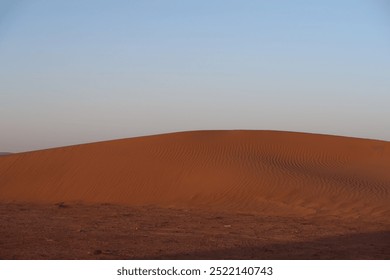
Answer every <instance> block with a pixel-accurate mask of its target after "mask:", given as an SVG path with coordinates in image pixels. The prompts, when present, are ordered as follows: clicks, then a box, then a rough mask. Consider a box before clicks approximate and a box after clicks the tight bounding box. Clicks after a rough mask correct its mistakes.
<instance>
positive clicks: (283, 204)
mask: <svg viewBox="0 0 390 280" xmlns="http://www.w3.org/2000/svg"><path fill="white" fill-rule="evenodd" d="M389 170H390V143H389V142H386V141H379V140H368V139H359V138H349V137H340V136H329V135H317V134H308V133H295V132H280V131H247V130H232V131H192V132H177V133H169V134H161V135H154V136H144V137H136V138H129V139H121V140H113V141H106V142H98V143H91V144H83V145H76V146H69V147H62V148H55V149H48V150H41V151H34V152H26V153H18V154H13V155H9V156H7V157H1V158H0V201H2V202H34V203H53V202H54V203H55V202H59V201H65V202H67V201H72V202H81V203H114V204H126V205H132V206H137V205H157V206H163V207H177V208H188V207H189V208H204V209H218V210H224V211H239V212H258V213H263V214H267V215H321V214H324V215H329V214H330V215H337V216H345V217H360V218H369V219H372V218H377V219H385V220H387V219H388V218H387V217H388V216H389V214H390V172H389Z"/></svg>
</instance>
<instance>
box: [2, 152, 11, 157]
mask: <svg viewBox="0 0 390 280" xmlns="http://www.w3.org/2000/svg"><path fill="white" fill-rule="evenodd" d="M10 154H11V153H2V152H0V157H1V156H7V155H10Z"/></svg>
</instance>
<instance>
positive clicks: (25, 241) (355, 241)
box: [0, 204, 390, 259]
mask: <svg viewBox="0 0 390 280" xmlns="http://www.w3.org/2000/svg"><path fill="white" fill-rule="evenodd" d="M0 224H1V225H2V227H0V259H389V258H390V225H389V224H384V223H380V222H370V221H362V220H359V219H342V218H338V217H330V216H329V217H306V218H302V217H301V218H299V217H295V218H291V217H276V216H275V217H270V216H261V215H258V214H256V215H255V214H243V213H227V212H210V211H202V210H188V209H187V210H183V209H168V208H156V207H153V206H148V207H128V206H118V205H109V204H95V205H80V204H69V205H67V204H64V205H34V204H1V205H0Z"/></svg>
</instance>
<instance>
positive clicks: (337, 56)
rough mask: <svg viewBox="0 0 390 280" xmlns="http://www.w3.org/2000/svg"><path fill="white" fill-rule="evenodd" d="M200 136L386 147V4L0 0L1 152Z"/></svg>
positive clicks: (379, 0)
mask: <svg viewBox="0 0 390 280" xmlns="http://www.w3.org/2000/svg"><path fill="white" fill-rule="evenodd" d="M199 129H270V130H288V131H302V132H313V133H324V134H337V135H346V136H355V137H362V138H375V139H382V140H387V141H390V4H389V2H388V1H385V0H371V1H368V0H366V1H363V0H354V1H352V0H344V1H343V0H342V1H336V0H330V1H309V0H306V1H302V0H301V1H265V0H264V1H253V0H251V1H249V0H248V1H242V0H241V1H239V0H236V1H229V0H223V1H222V0H216V1H203V0H202V1H201V0H197V1H192V0H191V1H190V0H189V1H180V0H176V1H172V0H165V1H163V0H153V1H152V0H142V1H141V0H130V1H117V0H114V1H108V0H106V1H96V0H84V1H80V0H77V1H76V0H67V1H65V0H63V1H59V0H54V1H53V0H46V1H44V0H30V1H11V0H9V1H4V0H0V135H1V136H0V152H20V151H28V150H36V149H44V148H50V147H56V146H64V145H71V144H78V143H87V142H95V141H101V140H109V139H116V138H126V137H133V136H140V135H148V134H156V133H164V132H173V131H182V130H199Z"/></svg>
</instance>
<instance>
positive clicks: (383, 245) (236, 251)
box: [134, 231, 390, 260]
mask: <svg viewBox="0 0 390 280" xmlns="http://www.w3.org/2000/svg"><path fill="white" fill-rule="evenodd" d="M222 242H223V241H222V240H221V243H222ZM134 259H137V258H134ZM139 259H168V260H169V259H269V260H278V259H291V260H305V259H309V260H310V259H313V260H320V259H330V260H332V259H336V260H338V259H340V260H358V259H376V260H382V259H390V231H380V232H371V233H358V234H350V235H342V236H332V237H327V238H322V239H317V240H312V241H307V242H287V243H279V244H278V243H274V244H264V245H263V246H255V247H251V246H244V247H234V248H225V249H217V250H210V251H193V252H183V253H179V254H166V255H155V256H149V257H142V258H139Z"/></svg>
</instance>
